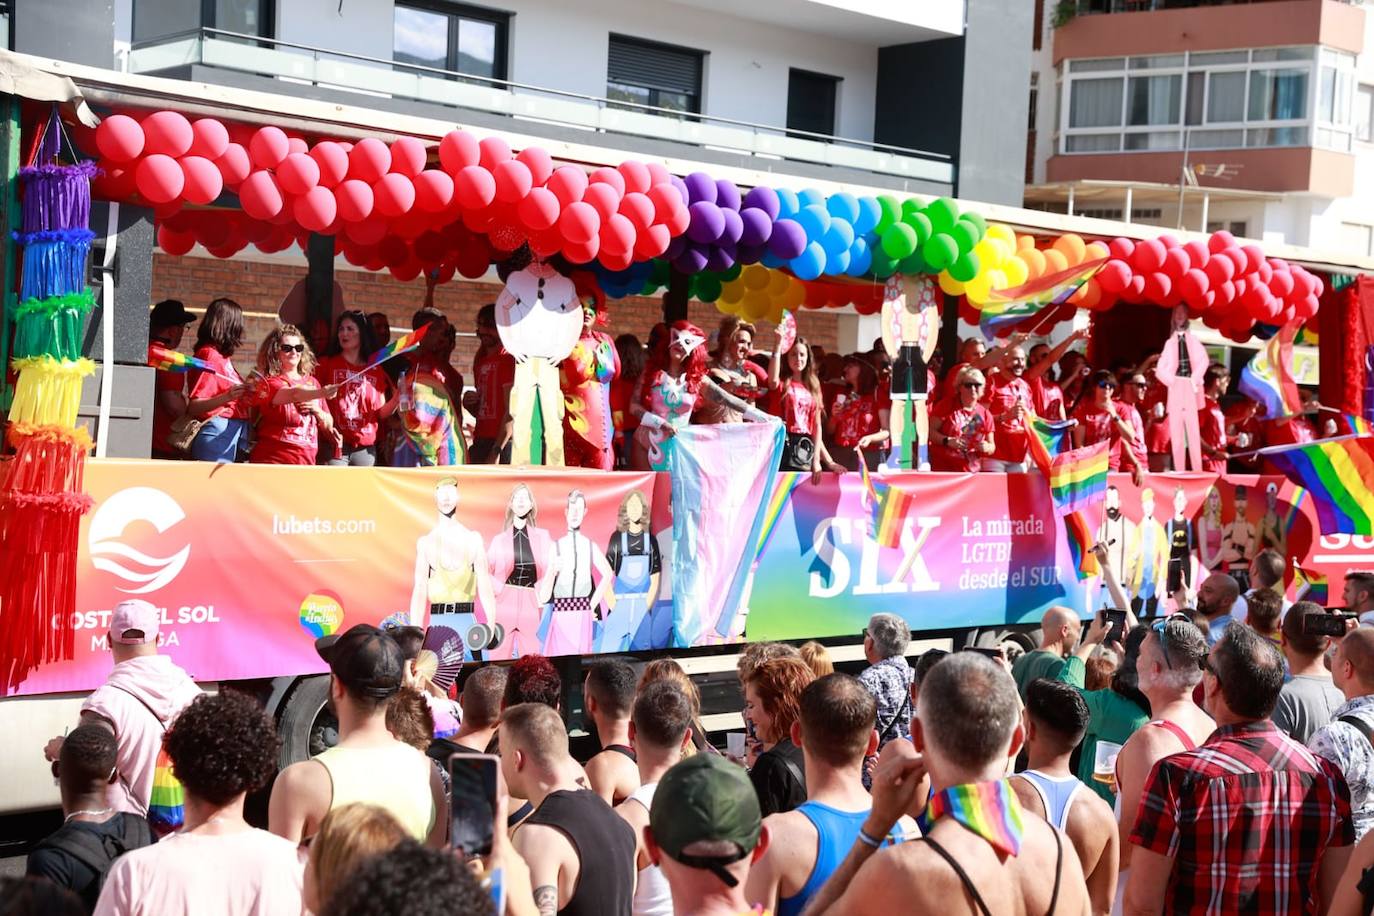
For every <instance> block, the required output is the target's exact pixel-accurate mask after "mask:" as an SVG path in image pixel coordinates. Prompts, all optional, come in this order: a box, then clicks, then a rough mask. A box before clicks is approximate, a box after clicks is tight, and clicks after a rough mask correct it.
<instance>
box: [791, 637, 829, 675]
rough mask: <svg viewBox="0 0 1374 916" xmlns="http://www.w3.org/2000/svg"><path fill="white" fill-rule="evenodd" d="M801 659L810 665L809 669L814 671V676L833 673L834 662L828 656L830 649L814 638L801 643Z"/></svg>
mask: <svg viewBox="0 0 1374 916" xmlns="http://www.w3.org/2000/svg"><path fill="white" fill-rule="evenodd" d="M798 651H800V652H801V657H802V661H804V662H806V663H807V664H808V665H810V666H811V670H812V671H814V672H816V677H825V676H826V675H827V674H834V673H835V662H834V661H833V660H831V658H830V650H829V649H827V648H826V647H825V646H823V645H821V644H820V643H818V642H816V641H815V640H814V639H813V640H811V641H810V642H804V643H802V645H801V649H800V650H798Z"/></svg>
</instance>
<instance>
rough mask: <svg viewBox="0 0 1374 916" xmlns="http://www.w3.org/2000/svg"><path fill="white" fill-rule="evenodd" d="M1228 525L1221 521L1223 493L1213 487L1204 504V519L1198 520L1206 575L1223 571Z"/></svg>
mask: <svg viewBox="0 0 1374 916" xmlns="http://www.w3.org/2000/svg"><path fill="white" fill-rule="evenodd" d="M1225 533H1226V525H1225V524H1224V523H1223V522H1222V520H1221V491H1220V490H1218V489H1217V488H1216V486H1212V487H1210V488H1209V489H1208V490H1207V499H1206V500H1205V501H1204V502H1203V504H1202V518H1200V519H1198V520H1197V548H1198V558H1199V559H1200V560H1201V561H1202V570H1203V571H1204V572H1206V573H1209V574H1210V573H1214V572H1221V571H1222V564H1223V563H1224V562H1225V559H1226V558H1225V557H1224V556H1223V549H1224V542H1225Z"/></svg>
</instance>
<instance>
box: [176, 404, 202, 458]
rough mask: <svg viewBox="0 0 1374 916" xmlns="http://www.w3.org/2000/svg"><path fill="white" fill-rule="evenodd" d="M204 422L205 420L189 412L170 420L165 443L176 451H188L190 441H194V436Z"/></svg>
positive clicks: (197, 433)
mask: <svg viewBox="0 0 1374 916" xmlns="http://www.w3.org/2000/svg"><path fill="white" fill-rule="evenodd" d="M205 423H206V421H205V420H203V419H200V418H198V417H193V416H191V415H190V414H189V413H186V414H182V415H181V416H179V417H177V418H176V419H175V420H173V421H172V427H171V429H170V430H169V431H168V433H167V444H168V445H169V446H171V447H172V448H173V449H174V450H176V451H178V452H189V451H190V450H191V443H192V442H194V441H196V436H197V435H199V433H200V428H201V427H202V426H204V425H205Z"/></svg>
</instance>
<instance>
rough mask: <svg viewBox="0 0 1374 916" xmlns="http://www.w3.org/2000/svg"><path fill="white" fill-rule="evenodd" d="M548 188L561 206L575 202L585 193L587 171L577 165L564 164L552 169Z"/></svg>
mask: <svg viewBox="0 0 1374 916" xmlns="http://www.w3.org/2000/svg"><path fill="white" fill-rule="evenodd" d="M548 188H549V190H550V191H552V192H553V193H554V196H556V197H557V198H558V202H559V203H560V204H562V205H563V206H565V207H566V206H567V205H568V204H571V203H576V202H577V201H579V200H581V199H582V195H583V194H585V193H587V173H586V172H584V171H582V170H581V169H579V168H578V167H577V166H573V165H565V166H561V167H560V168H557V169H554V171H553V174H552V175H550V176H549V181H548Z"/></svg>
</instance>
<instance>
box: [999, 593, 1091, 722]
mask: <svg viewBox="0 0 1374 916" xmlns="http://www.w3.org/2000/svg"><path fill="white" fill-rule="evenodd" d="M1082 632H1083V621H1081V620H1079V619H1078V615H1077V614H1075V613H1074V612H1073V610H1072V609H1071V608H1066V607H1060V606H1055V607H1052V608H1050V609H1049V610H1048V611H1046V612H1045V616H1044V617H1041V618H1040V633H1041V636H1040V648H1038V649H1036V650H1035V651H1033V652H1027V653H1026V654H1025V655H1023V656H1021V657H1020V658H1018V659H1017V660H1016V664H1014V665H1012V666H1011V676H1012V677H1013V678H1014V679H1015V680H1016V690H1017V692H1018V693H1020V694H1021V699H1022V700H1023V701H1024V700H1025V699H1026V685H1027V684H1029V683H1030V682H1031V681H1033V680H1035V679H1036V678H1038V677H1044V678H1049V679H1051V680H1053V679H1054V678H1055V677H1057V676H1058V674H1059V669H1060V668H1062V667H1064V658H1065V656H1067V655H1068V654H1069V653H1070V652H1072V651H1073V650H1074V647H1075V646H1077V645H1078V637H1079V636H1080V635H1081V634H1082Z"/></svg>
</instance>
